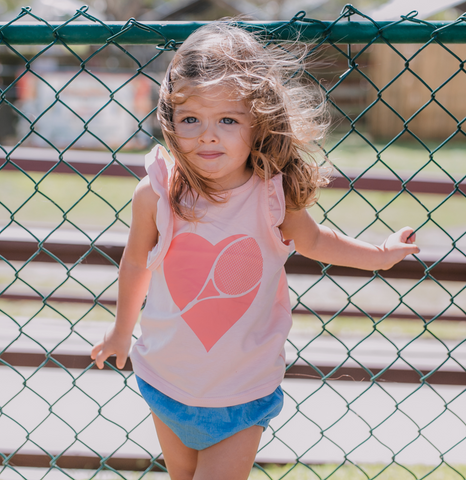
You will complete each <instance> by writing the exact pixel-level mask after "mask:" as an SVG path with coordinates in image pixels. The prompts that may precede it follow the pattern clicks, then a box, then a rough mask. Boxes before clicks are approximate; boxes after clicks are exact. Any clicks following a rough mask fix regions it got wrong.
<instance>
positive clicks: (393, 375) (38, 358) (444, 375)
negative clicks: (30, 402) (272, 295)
mask: <svg viewBox="0 0 466 480" xmlns="http://www.w3.org/2000/svg"><path fill="white" fill-rule="evenodd" d="M0 360H3V362H5V363H6V364H8V365H11V366H14V367H34V368H37V367H39V366H42V367H45V368H63V367H64V368H67V369H68V368H75V369H79V370H84V369H86V368H88V367H89V366H90V365H92V364H93V362H92V361H91V359H90V357H89V356H88V355H68V354H53V355H49V356H48V357H47V356H46V355H45V354H43V353H30V352H4V353H3V354H2V355H0ZM107 361H108V363H110V364H111V365H112V366H113V367H114V368H116V365H115V361H116V358H115V357H110V358H109V359H108V360H107ZM3 362H0V363H3ZM315 367H316V368H314V367H313V366H311V365H303V364H299V365H292V366H289V367H288V370H287V372H286V375H285V378H299V379H309V380H319V379H321V378H322V377H321V375H320V374H319V373H318V370H320V371H321V372H322V373H323V374H324V375H328V374H329V373H330V372H331V371H332V370H333V369H334V368H335V366H328V365H318V364H317V365H315ZM91 368H97V367H95V366H92V367H91ZM366 368H370V371H371V372H372V375H374V376H375V375H378V374H379V373H380V372H381V371H382V370H381V369H380V368H371V367H370V366H369V367H366ZM104 369H105V370H110V369H111V367H109V366H107V365H105V367H104ZM132 369H133V368H132V364H131V360H130V359H129V358H128V360H127V362H126V364H125V366H124V368H123V369H122V370H123V371H132ZM419 371H420V373H421V375H422V376H424V375H428V374H429V373H430V371H429V370H419ZM421 375H419V373H418V372H417V371H415V370H413V369H410V368H408V367H406V368H390V369H389V370H387V371H386V372H385V373H383V375H381V376H380V378H377V380H376V381H377V382H397V383H419V381H420V378H421ZM329 380H342V381H356V382H368V381H370V380H371V376H370V373H368V372H367V371H366V370H365V369H364V368H362V367H359V366H356V367H346V366H342V367H340V368H339V369H338V370H337V371H336V372H335V373H334V374H332V376H331V377H330V378H329ZM427 383H429V384H432V385H466V371H464V370H441V371H437V372H435V373H433V374H432V375H431V376H430V377H429V378H428V379H427Z"/></svg>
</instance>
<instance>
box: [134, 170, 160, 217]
mask: <svg viewBox="0 0 466 480" xmlns="http://www.w3.org/2000/svg"><path fill="white" fill-rule="evenodd" d="M159 198H160V197H159V195H157V193H155V191H154V189H153V188H152V185H151V182H150V178H149V175H146V176H145V177H144V178H143V179H142V180H141V181H140V182H139V183H138V184H137V186H136V188H135V190H134V193H133V208H134V207H140V208H151V209H152V208H157V202H158V200H159Z"/></svg>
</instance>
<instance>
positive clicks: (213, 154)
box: [197, 152, 223, 160]
mask: <svg viewBox="0 0 466 480" xmlns="http://www.w3.org/2000/svg"><path fill="white" fill-rule="evenodd" d="M197 155H198V156H199V157H201V158H204V159H205V160H213V159H215V158H217V157H220V155H223V153H222V152H199V153H198V154H197Z"/></svg>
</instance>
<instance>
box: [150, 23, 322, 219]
mask: <svg viewBox="0 0 466 480" xmlns="http://www.w3.org/2000/svg"><path fill="white" fill-rule="evenodd" d="M307 53H308V52H307V47H306V46H304V45H300V44H298V43H297V42H293V43H290V44H285V45H284V44H276V43H272V42H269V43H268V44H266V43H264V42H263V41H261V40H260V39H259V38H258V35H257V34H253V33H250V32H248V31H246V30H244V29H242V28H240V27H238V26H236V25H235V24H234V23H226V22H213V23H211V24H209V25H206V26H203V27H201V28H199V29H198V30H196V31H195V32H194V33H193V34H191V35H190V36H189V37H188V39H187V40H186V41H185V42H184V43H183V45H182V46H181V47H180V49H179V50H178V51H177V52H176V54H175V56H174V58H173V60H172V62H171V64H170V66H169V68H168V70H167V74H166V76H165V79H164V80H163V82H162V84H161V87H160V94H159V95H160V97H159V102H158V110H157V115H158V119H159V121H160V124H161V127H162V132H163V135H164V138H165V141H166V142H167V145H168V148H169V149H170V150H171V151H172V153H173V154H174V156H175V158H176V162H175V170H174V174H173V177H172V181H171V184H170V203H171V206H172V208H173V210H174V212H175V214H176V215H178V216H179V217H180V218H183V219H185V220H189V221H193V220H196V219H197V217H196V213H195V205H196V201H197V199H198V198H199V196H201V197H204V198H206V199H208V200H209V201H211V202H214V203H220V202H224V201H226V200H227V199H226V198H225V195H222V194H221V193H219V192H218V190H216V188H215V182H214V181H212V180H209V179H208V178H205V177H204V176H203V175H202V172H200V171H199V170H197V169H196V168H195V167H194V165H192V164H191V163H190V162H189V160H188V158H187V156H186V154H185V153H183V152H182V151H181V148H180V147H179V143H178V140H177V136H176V133H175V128H174V123H173V113H174V108H175V106H176V105H178V104H180V103H182V102H183V101H184V100H183V97H184V96H183V95H180V89H182V88H184V87H185V86H186V85H189V87H190V88H193V89H200V91H201V92H202V90H204V89H208V88H210V87H212V86H218V85H220V86H227V87H230V88H232V90H233V91H235V92H236V93H235V94H236V95H237V97H236V99H237V100H243V101H245V102H246V103H247V104H248V105H249V106H250V109H251V113H252V116H253V124H252V147H251V153H250V155H249V158H248V166H249V167H251V168H252V169H253V171H254V172H255V173H256V174H257V175H258V176H259V177H260V178H262V179H264V180H268V179H270V178H272V177H273V176H274V175H277V174H278V173H282V174H283V187H284V192H285V198H286V204H287V209H288V210H300V209H302V208H305V207H308V206H310V205H312V204H313V203H315V201H316V199H317V193H318V190H319V187H322V186H325V185H327V184H328V178H327V176H326V175H325V174H322V172H321V169H320V168H319V165H318V163H317V162H316V160H315V158H314V156H313V155H314V153H315V152H316V150H318V148H317V147H316V145H317V141H318V140H319V139H321V138H322V137H323V135H324V133H325V130H326V127H327V126H328V116H327V112H326V109H325V105H324V102H323V101H322V95H321V94H320V90H319V89H316V88H312V87H311V86H310V85H309V84H308V85H306V84H305V82H304V81H303V77H304V76H303V73H304V69H305V62H306V59H307ZM183 86H184V87H183ZM188 197H190V201H186V199H187V198H188ZM186 205H190V207H189V208H188V207H186Z"/></svg>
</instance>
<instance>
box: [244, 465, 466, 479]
mask: <svg viewBox="0 0 466 480" xmlns="http://www.w3.org/2000/svg"><path fill="white" fill-rule="evenodd" d="M465 477H466V465H463V466H455V467H449V466H448V465H446V464H444V465H442V466H440V467H438V468H435V467H427V466H419V465H413V466H406V467H401V466H399V465H396V464H392V465H390V466H388V467H387V466H386V465H358V466H355V465H351V464H346V465H343V466H339V465H310V466H306V465H294V464H293V465H285V466H278V465H266V466H265V468H264V469H263V470H260V469H257V468H255V469H253V471H252V473H251V475H250V477H249V480H268V479H270V480H280V479H284V480H326V479H328V480H369V479H374V480H375V479H377V480H417V479H419V480H420V479H424V478H428V479H429V480H460V479H464V478H465Z"/></svg>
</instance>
